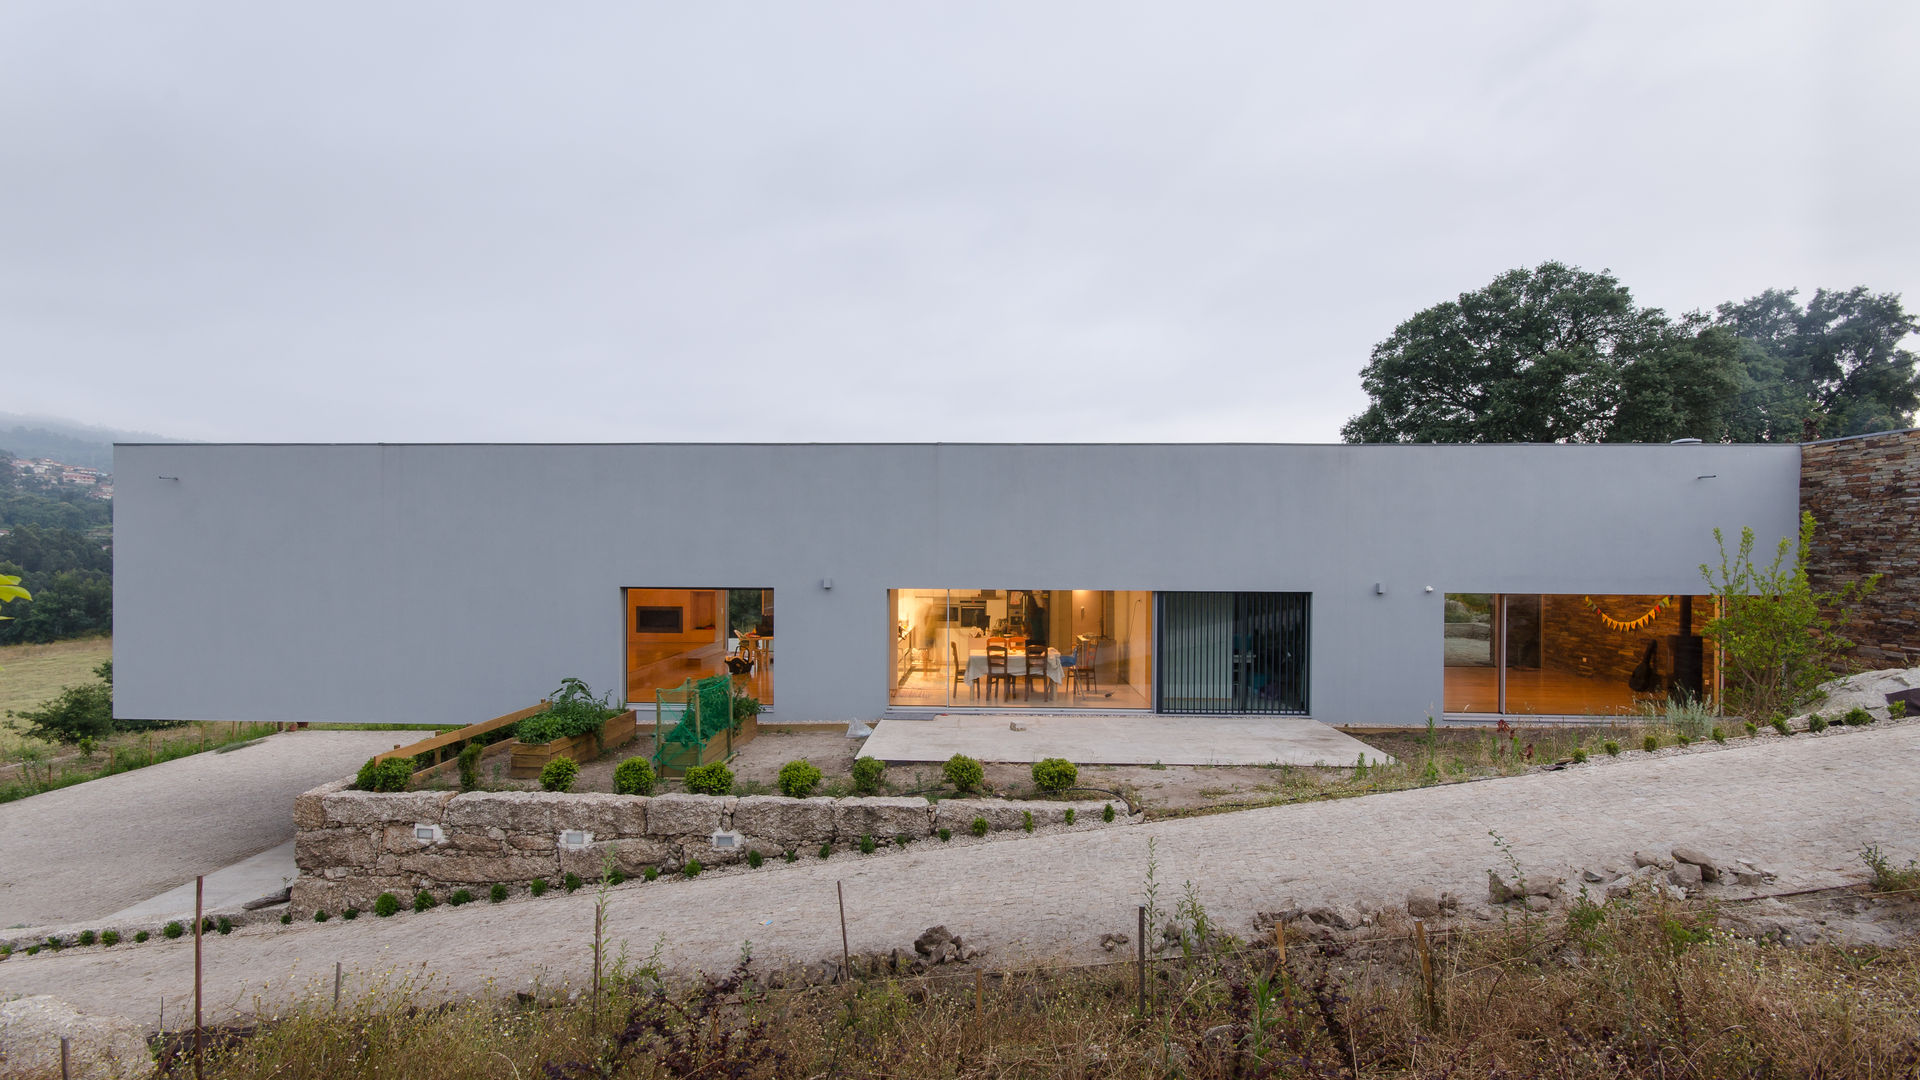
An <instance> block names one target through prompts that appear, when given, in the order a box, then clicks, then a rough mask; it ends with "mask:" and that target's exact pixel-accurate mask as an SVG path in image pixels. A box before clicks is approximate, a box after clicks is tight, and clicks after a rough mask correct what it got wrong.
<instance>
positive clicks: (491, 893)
mask: <svg viewBox="0 0 1920 1080" xmlns="http://www.w3.org/2000/svg"><path fill="white" fill-rule="evenodd" d="M506 899H507V887H506V886H505V885H502V884H501V883H499V882H497V881H496V882H494V883H493V888H491V889H488V890H487V903H489V904H500V903H505V902H506Z"/></svg>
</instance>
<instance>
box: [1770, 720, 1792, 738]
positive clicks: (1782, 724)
mask: <svg viewBox="0 0 1920 1080" xmlns="http://www.w3.org/2000/svg"><path fill="white" fill-rule="evenodd" d="M1767 726H1768V727H1771V728H1772V729H1773V730H1775V731H1777V732H1779V733H1780V734H1782V735H1791V734H1793V727H1792V725H1790V724H1788V723H1787V718H1786V717H1784V716H1776V717H1774V718H1773V719H1771V720H1769V721H1767Z"/></svg>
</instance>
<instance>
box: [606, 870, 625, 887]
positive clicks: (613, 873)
mask: <svg viewBox="0 0 1920 1080" xmlns="http://www.w3.org/2000/svg"><path fill="white" fill-rule="evenodd" d="M605 880H606V881H607V882H608V883H609V884H612V885H625V884H626V883H627V875H625V874H623V873H621V872H620V871H618V870H610V871H608V872H607V876H606V878H605Z"/></svg>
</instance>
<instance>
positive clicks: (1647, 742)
mask: <svg viewBox="0 0 1920 1080" xmlns="http://www.w3.org/2000/svg"><path fill="white" fill-rule="evenodd" d="M1640 748H1641V749H1643V750H1645V751H1646V752H1647V753H1649V754H1651V753H1653V752H1654V751H1655V750H1658V749H1660V736H1658V735H1649V736H1647V737H1646V738H1644V739H1641V740H1640Z"/></svg>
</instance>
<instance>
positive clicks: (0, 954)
mask: <svg viewBox="0 0 1920 1080" xmlns="http://www.w3.org/2000/svg"><path fill="white" fill-rule="evenodd" d="M12 955H13V946H11V945H6V944H0V960H5V959H6V958H7V957H9V956H12Z"/></svg>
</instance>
